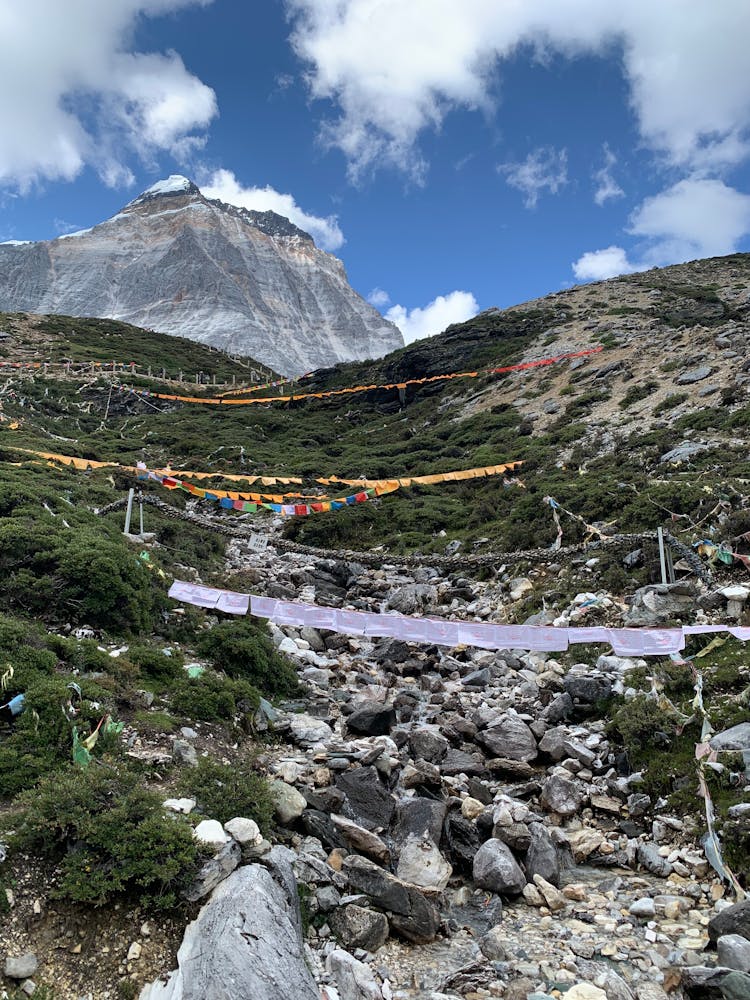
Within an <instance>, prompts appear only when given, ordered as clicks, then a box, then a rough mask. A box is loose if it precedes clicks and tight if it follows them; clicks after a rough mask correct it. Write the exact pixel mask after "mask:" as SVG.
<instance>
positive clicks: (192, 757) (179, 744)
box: [172, 740, 198, 767]
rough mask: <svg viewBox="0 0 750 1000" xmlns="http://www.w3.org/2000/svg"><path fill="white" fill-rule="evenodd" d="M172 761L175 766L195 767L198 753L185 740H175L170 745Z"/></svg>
mask: <svg viewBox="0 0 750 1000" xmlns="http://www.w3.org/2000/svg"><path fill="white" fill-rule="evenodd" d="M172 759H173V760H174V762H175V763H176V764H184V765H185V766H186V767H197V766H198V751H197V750H196V749H195V747H194V746H193V744H192V743H188V742H187V741H186V740H175V741H174V743H173V744H172Z"/></svg>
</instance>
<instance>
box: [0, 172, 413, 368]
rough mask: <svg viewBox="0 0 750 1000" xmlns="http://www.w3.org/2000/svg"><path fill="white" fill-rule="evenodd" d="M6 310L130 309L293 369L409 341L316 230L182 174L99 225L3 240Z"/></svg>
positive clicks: (129, 313)
mask: <svg viewBox="0 0 750 1000" xmlns="http://www.w3.org/2000/svg"><path fill="white" fill-rule="evenodd" d="M0 309H3V310H8V311H9V312H17V311H29V312H36V313H62V314H65V315H69V316H100V317H104V318H108V319H118V320H126V321H127V322H129V323H134V324H136V325H137V326H142V327H145V328H146V329H152V330H159V331H161V332H164V333H171V334H178V335H179V336H182V337H188V338H189V339H190V340H197V341H200V342H201V343H203V344H210V345H212V346H214V347H220V348H222V349H224V350H226V351H230V352H232V353H235V354H243V355H250V356H252V357H254V358H258V359H259V360H262V361H263V362H264V363H265V364H268V365H270V366H271V367H272V368H274V369H275V370H277V371H279V372H282V373H283V374H285V375H299V374H301V373H303V372H306V371H309V370H310V369H312V368H319V367H321V366H323V365H331V364H335V363H336V362H337V361H353V360H361V359H365V358H377V357H380V356H381V355H383V354H386V353H387V352H388V351H392V350H395V349H396V348H398V347H401V346H402V345H403V339H402V337H401V333H400V332H399V330H398V329H397V328H396V327H395V326H394V325H393V324H392V323H390V322H388V321H387V320H385V319H383V317H382V316H381V315H380V313H379V312H378V311H377V310H376V309H374V308H373V307H372V306H371V305H370V304H369V303H368V302H366V301H365V300H364V299H363V298H361V296H359V295H358V294H357V293H356V292H355V291H354V289H353V288H352V287H351V286H350V285H349V282H348V280H347V277H346V272H345V271H344V265H343V264H342V262H341V261H340V260H338V258H336V257H334V256H333V255H332V254H329V253H326V252H325V251H323V250H319V249H318V248H317V247H316V246H315V244H314V242H313V240H312V237H310V236H309V235H308V234H307V233H305V232H303V231H302V230H301V229H298V228H297V227H296V226H294V225H292V223H291V222H289V220H288V219H285V218H283V217H282V216H280V215H276V214H275V213H274V212H251V211H248V210H246V209H240V208H234V207H233V206H231V205H226V204H224V203H223V202H220V201H214V200H211V199H208V198H204V197H203V195H202V194H201V193H200V191H199V189H198V188H197V187H196V186H195V185H194V184H192V183H191V182H190V181H188V180H187V179H186V178H181V177H174V178H170V179H169V182H160V183H159V184H155V185H154V186H153V187H152V188H150V189H149V190H148V191H146V192H144V194H142V195H140V197H138V198H136V199H135V200H134V201H132V202H130V204H129V205H126V206H125V208H123V209H122V211H121V212H118V213H117V215H115V216H113V217H112V218H111V219H108V220H107V221H106V222H102V223H100V224H99V225H96V226H94V227H93V228H92V229H87V230H83V231H82V232H79V233H72V234H70V235H69V236H64V237H60V238H59V239H56V240H50V241H49V242H39V243H20V244H19V243H13V244H9V243H5V244H3V243H0Z"/></svg>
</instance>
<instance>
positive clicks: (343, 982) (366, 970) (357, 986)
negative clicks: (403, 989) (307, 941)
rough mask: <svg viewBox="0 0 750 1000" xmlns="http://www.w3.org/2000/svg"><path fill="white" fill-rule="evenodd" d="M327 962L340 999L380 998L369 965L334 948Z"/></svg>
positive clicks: (368, 999)
mask: <svg viewBox="0 0 750 1000" xmlns="http://www.w3.org/2000/svg"><path fill="white" fill-rule="evenodd" d="M327 964H328V968H329V970H330V972H331V975H332V976H333V979H334V981H335V983H336V986H337V988H338V992H339V996H340V997H341V1000H382V998H383V994H382V993H381V992H380V987H379V986H378V982H377V979H376V978H375V974H374V973H373V971H372V969H371V968H370V966H369V965H365V963H364V962H360V961H359V959H356V958H355V957H354V956H353V955H350V954H349V952H348V951H343V950H342V949H341V948H336V949H335V950H334V951H332V952H331V954H330V955H329V956H328V962H327ZM258 1000H260V998H258Z"/></svg>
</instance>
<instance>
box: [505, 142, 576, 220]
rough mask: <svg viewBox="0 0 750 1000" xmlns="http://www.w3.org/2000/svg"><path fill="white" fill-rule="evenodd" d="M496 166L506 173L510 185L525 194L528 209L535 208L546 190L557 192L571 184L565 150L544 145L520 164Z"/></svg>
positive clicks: (525, 203)
mask: <svg viewBox="0 0 750 1000" xmlns="http://www.w3.org/2000/svg"><path fill="white" fill-rule="evenodd" d="M497 169H498V171H499V173H501V174H505V179H506V181H507V182H508V184H510V186H511V187H514V188H516V189H517V190H518V191H521V193H522V194H523V195H524V199H523V203H524V205H525V206H526V208H536V204H537V202H538V201H539V195H540V194H541V193H542V192H543V191H549V193H550V194H557V192H558V191H559V190H560V188H561V187H564V186H565V185H566V184H567V183H568V153H567V150H565V149H551V148H550V147H548V146H541V147H540V148H539V149H535V150H534V151H533V152H531V153H529V155H528V156H527V157H526V159H525V160H522V161H521V162H520V163H501V164H500V165H499V166H498V168H497Z"/></svg>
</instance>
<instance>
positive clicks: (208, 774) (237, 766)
mask: <svg viewBox="0 0 750 1000" xmlns="http://www.w3.org/2000/svg"><path fill="white" fill-rule="evenodd" d="M179 790H180V792H181V793H182V794H183V795H190V796H192V797H193V798H195V799H196V801H197V803H198V805H199V806H200V808H201V810H202V812H203V813H204V814H205V815H206V816H210V817H211V819H217V820H218V821H219V822H220V823H226V822H227V820H230V819H233V818H234V817H235V816H244V817H246V818H247V819H254V820H255V822H256V823H257V824H258V826H259V827H260V828H261V830H264V831H265V830H268V828H269V826H270V824H271V817H272V815H273V803H272V801H271V793H270V790H269V787H268V783H267V782H266V780H265V778H263V777H262V776H261V775H260V774H258V772H257V771H255V770H254V769H253V765H252V762H251V761H250V760H248V759H245V760H240V761H236V762H235V763H232V764H219V763H218V762H217V761H213V760H211V759H210V758H208V757H201V758H200V759H199V761H198V766H197V767H193V768H190V769H189V770H186V771H185V772H184V773H183V776H182V778H181V779H180V785H179Z"/></svg>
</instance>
